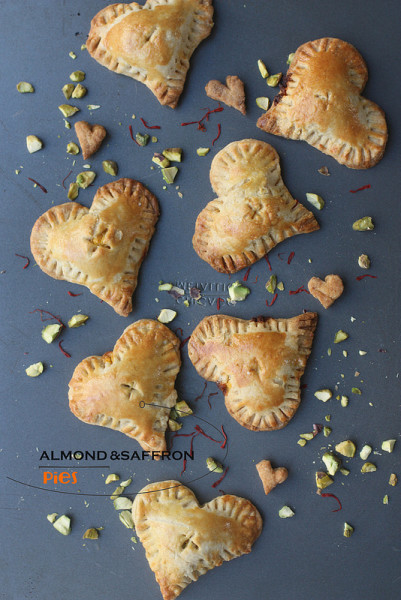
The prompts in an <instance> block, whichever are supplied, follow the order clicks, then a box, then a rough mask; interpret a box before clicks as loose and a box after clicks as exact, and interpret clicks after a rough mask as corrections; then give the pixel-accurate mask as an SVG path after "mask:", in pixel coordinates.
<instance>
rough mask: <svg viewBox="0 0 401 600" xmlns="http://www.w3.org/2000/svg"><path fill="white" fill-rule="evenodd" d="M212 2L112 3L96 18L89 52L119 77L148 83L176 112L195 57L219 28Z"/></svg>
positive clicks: (188, 0)
mask: <svg viewBox="0 0 401 600" xmlns="http://www.w3.org/2000/svg"><path fill="white" fill-rule="evenodd" d="M212 17H213V6H212V0H147V2H146V4H145V5H144V6H140V5H139V4H137V3H136V2H132V3H131V4H112V5H110V6H107V7H106V8H103V9H102V10H101V11H100V12H99V13H98V14H97V15H96V16H95V17H94V18H93V19H92V23H91V29H90V32H89V37H88V40H87V42H86V46H87V48H88V52H89V54H90V55H91V56H92V57H93V58H94V59H96V60H97V61H98V62H99V63H100V64H101V65H103V66H105V67H107V68H108V69H110V70H111V71H115V72H116V73H122V74H123V75H128V77H132V78H133V79H137V80H138V81H141V82H142V83H144V84H145V85H146V86H147V87H148V88H149V89H150V90H151V91H152V92H153V93H154V95H155V96H156V98H157V99H158V101H159V102H160V104H166V105H167V106H170V107H171V108H175V106H176V105H177V102H178V99H179V97H180V95H181V92H182V90H183V87H184V83H185V77H186V74H187V71H188V69H189V59H190V58H191V56H192V53H193V52H194V50H195V49H196V47H197V46H198V45H199V44H200V42H201V41H202V40H203V39H205V38H207V37H208V35H209V34H210V32H211V30H212V27H213V20H212Z"/></svg>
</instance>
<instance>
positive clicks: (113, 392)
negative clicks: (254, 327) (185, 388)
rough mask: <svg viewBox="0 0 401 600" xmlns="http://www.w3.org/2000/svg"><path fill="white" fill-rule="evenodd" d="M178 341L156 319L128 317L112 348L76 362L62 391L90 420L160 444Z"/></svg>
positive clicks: (146, 444)
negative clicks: (131, 319)
mask: <svg viewBox="0 0 401 600" xmlns="http://www.w3.org/2000/svg"><path fill="white" fill-rule="evenodd" d="M179 346H180V341H179V339H178V338H177V336H175V335H174V334H173V333H172V332H171V331H170V330H169V329H168V328H167V327H166V326H165V325H162V324H161V323H159V322H158V321H152V320H150V319H142V320H140V321H137V322H136V323H133V324H132V325H130V326H129V327H127V328H126V329H125V331H124V333H123V334H122V336H121V337H120V338H119V339H118V340H117V342H116V345H115V346H114V350H113V351H112V352H107V353H106V354H104V355H103V356H89V357H88V358H85V359H84V360H83V361H81V362H80V363H79V365H78V366H77V367H76V369H75V371H74V373H73V376H72V378H71V381H70V383H69V388H70V389H69V394H68V397H69V402H70V409H71V411H72V413H73V414H74V415H75V416H76V417H78V419H80V420H81V421H84V422H85V423H89V424H90V425H101V426H103V427H109V428H111V429H116V430H118V431H121V432H122V433H125V435H127V436H129V437H131V438H134V439H135V440H137V441H138V442H139V443H140V445H141V446H142V448H143V449H144V450H147V451H153V452H160V451H164V450H166V440H165V437H164V434H165V431H166V428H167V423H168V417H169V414H170V409H171V408H172V406H174V404H175V403H176V400H177V392H176V391H175V388H174V383H175V378H176V375H177V373H178V371H179V369H180V365H181V360H180V351H179ZM149 404H154V405H157V406H149ZM155 458H157V456H155Z"/></svg>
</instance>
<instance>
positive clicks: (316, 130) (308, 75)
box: [257, 38, 387, 169]
mask: <svg viewBox="0 0 401 600" xmlns="http://www.w3.org/2000/svg"><path fill="white" fill-rule="evenodd" d="M367 79H368V71H367V68H366V64H365V61H364V60H363V58H362V56H361V55H360V54H359V52H358V51H357V50H356V49H355V48H354V47H353V46H351V44H348V43H347V42H343V41H342V40H339V39H336V38H321V39H319V40H315V41H313V42H307V43H306V44H303V45H302V46H300V47H299V48H298V50H297V51H296V52H295V56H294V58H293V59H292V61H291V65H290V67H289V69H288V71H287V75H286V76H285V78H284V80H283V81H282V84H281V86H280V87H281V91H280V93H279V94H278V96H276V98H275V99H274V101H273V104H272V106H271V108H270V109H269V110H268V111H267V112H266V113H265V114H264V115H262V116H261V117H260V118H259V119H258V122H257V126H258V127H259V128H260V129H263V130H264V131H267V133H272V134H274V135H281V136H283V137H286V138H290V139H292V140H304V141H306V142H307V143H308V144H310V145H311V146H314V147H315V148H317V149H318V150H320V151H321V152H324V154H328V155H330V156H332V157H333V158H335V160H336V161H337V162H339V163H340V164H342V165H346V166H347V167H350V168H351V169H368V168H369V167H373V166H374V165H375V164H376V163H378V162H379V160H380V159H381V158H382V156H383V153H384V149H385V146H386V142H387V125H386V120H385V116H384V112H383V111H382V109H381V108H380V107H379V106H377V104H375V103H374V102H371V101H370V100H367V98H364V97H363V96H361V92H362V91H363V89H364V87H365V84H366V81H367Z"/></svg>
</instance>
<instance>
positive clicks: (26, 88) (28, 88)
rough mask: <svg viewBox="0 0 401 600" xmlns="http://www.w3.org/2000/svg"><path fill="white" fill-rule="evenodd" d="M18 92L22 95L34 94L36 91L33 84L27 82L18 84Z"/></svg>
mask: <svg viewBox="0 0 401 600" xmlns="http://www.w3.org/2000/svg"><path fill="white" fill-rule="evenodd" d="M17 90H18V91H19V93H20V94H32V92H34V91H35V88H34V87H33V85H32V83H28V82H27V81H20V82H19V83H17Z"/></svg>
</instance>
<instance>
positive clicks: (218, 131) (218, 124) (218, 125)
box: [212, 123, 221, 146]
mask: <svg viewBox="0 0 401 600" xmlns="http://www.w3.org/2000/svg"><path fill="white" fill-rule="evenodd" d="M220 135H221V125H220V123H217V135H216V137H215V138H214V140H213V142H212V146H214V143H215V142H217V140H218V139H219V137H220Z"/></svg>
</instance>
